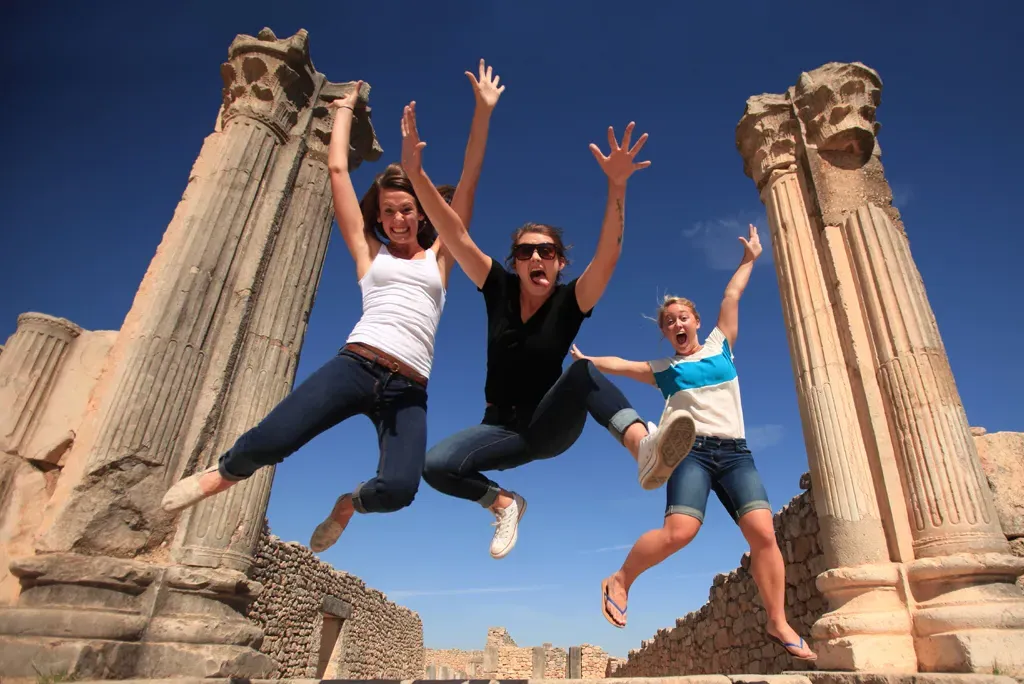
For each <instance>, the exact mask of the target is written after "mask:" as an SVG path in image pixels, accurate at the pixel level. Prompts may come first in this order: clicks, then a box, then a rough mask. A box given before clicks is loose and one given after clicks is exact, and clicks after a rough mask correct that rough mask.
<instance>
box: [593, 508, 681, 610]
mask: <svg viewBox="0 0 1024 684" xmlns="http://www.w3.org/2000/svg"><path fill="white" fill-rule="evenodd" d="M700 525H701V523H700V521H699V520H697V519H696V518H694V517H692V516H689V515H684V514H682V513H673V514H672V515H667V516H665V524H664V525H663V526H662V527H661V528H660V529H656V530H651V531H649V532H645V533H644V534H643V535H641V537H640V538H639V539H637V540H636V543H635V544H633V548H632V549H631V550H630V552H629V555H628V556H626V560H625V561H624V562H623V563H622V567H621V568H619V570H618V572H616V573H614V574H612V575H611V576H610V577H609V578H608V579H607V582H608V595H609V597H610V598H611V599H612V600H613V601H614V602H615V604H616V605H618V606H619V607H621V608H625V607H626V601H627V599H628V597H629V589H630V587H632V586H633V582H635V581H636V578H637V577H639V576H640V575H641V574H642V573H643V572H644V571H646V570H648V569H649V568H652V567H654V566H655V565H657V564H658V563H660V562H662V561H663V560H665V559H666V558H668V557H669V556H671V555H672V554H674V553H675V552H676V551H679V550H680V549H682V548H683V547H684V546H686V545H687V544H689V543H690V542H691V541H692V540H693V538H694V537H695V536H697V532H698V531H699V530H700ZM609 610H610V611H611V614H612V617H613V618H615V619H616V621H617V622H621V624H625V621H624V620H621V621H620V620H619V617H620V616H619V615H617V612H618V611H616V610H615V608H614V607H611V606H610V607H609Z"/></svg>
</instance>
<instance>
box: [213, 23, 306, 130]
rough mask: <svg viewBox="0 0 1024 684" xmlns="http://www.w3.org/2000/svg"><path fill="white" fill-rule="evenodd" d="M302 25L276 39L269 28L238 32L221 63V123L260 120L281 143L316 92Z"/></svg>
mask: <svg viewBox="0 0 1024 684" xmlns="http://www.w3.org/2000/svg"><path fill="white" fill-rule="evenodd" d="M315 73H316V72H315V70H314V69H313V62H312V61H311V60H310V58H309V36H308V34H307V33H306V30H305V29H300V30H299V32H298V33H296V34H295V35H293V36H291V37H290V38H284V39H279V38H278V37H277V36H275V35H274V32H273V31H271V30H270V29H269V28H265V29H263V30H262V31H260V32H259V33H258V34H257V35H256V37H253V36H247V35H244V34H241V35H238V36H236V37H235V39H234V40H233V41H232V42H231V47H229V48H228V61H227V62H225V63H224V64H222V65H221V67H220V75H221V78H222V79H224V107H223V114H222V123H224V124H226V123H227V122H228V121H230V120H231V119H233V118H235V117H237V116H246V117H249V118H251V119H256V120H257V121H260V122H261V123H263V124H266V125H267V126H268V127H269V128H270V129H271V130H273V131H274V133H275V134H277V136H278V137H279V138H280V139H281V140H282V141H283V140H285V139H286V138H287V137H288V133H289V131H291V129H292V127H293V126H294V125H295V124H296V123H297V122H298V120H299V112H300V111H302V110H303V109H304V108H305V107H306V106H307V105H308V104H309V103H310V100H311V99H312V97H313V93H314V92H315V90H316V83H315V80H314V75H315Z"/></svg>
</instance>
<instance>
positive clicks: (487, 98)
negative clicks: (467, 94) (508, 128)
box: [466, 59, 505, 110]
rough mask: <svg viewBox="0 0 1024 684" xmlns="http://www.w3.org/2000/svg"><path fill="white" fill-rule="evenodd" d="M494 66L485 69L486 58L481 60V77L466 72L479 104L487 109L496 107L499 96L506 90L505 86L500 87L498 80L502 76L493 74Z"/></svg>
mask: <svg viewBox="0 0 1024 684" xmlns="http://www.w3.org/2000/svg"><path fill="white" fill-rule="evenodd" d="M492 70H493V67H487V68H486V70H485V69H484V60H483V59H481V60H480V78H479V79H477V78H476V77H475V76H473V74H472V73H471V72H469V71H467V72H466V76H468V77H469V82H470V83H471V84H473V95H474V96H475V97H476V103H477V105H479V106H481V107H485V108H486V109H488V110H490V109H494V105H496V104H498V98H499V97H501V94H502V93H503V92H505V86H501V87H500V88H499V87H498V81H500V80H501V76H493V78H492V74H493V71H492Z"/></svg>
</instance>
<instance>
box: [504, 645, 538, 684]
mask: <svg viewBox="0 0 1024 684" xmlns="http://www.w3.org/2000/svg"><path fill="white" fill-rule="evenodd" d="M496 675H497V676H496V678H497V679H531V678H532V677H533V649H532V648H530V647H529V646H527V647H525V648H519V647H518V646H502V647H501V648H499V649H498V672H497V673H496Z"/></svg>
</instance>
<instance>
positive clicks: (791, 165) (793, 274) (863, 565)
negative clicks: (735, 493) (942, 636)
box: [736, 95, 916, 672]
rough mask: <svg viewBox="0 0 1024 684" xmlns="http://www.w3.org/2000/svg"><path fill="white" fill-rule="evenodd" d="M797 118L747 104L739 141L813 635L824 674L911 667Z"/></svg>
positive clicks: (779, 101)
mask: <svg viewBox="0 0 1024 684" xmlns="http://www.w3.org/2000/svg"><path fill="white" fill-rule="evenodd" d="M797 129H798V126H797V122H796V120H795V118H794V116H793V112H792V107H791V106H790V103H789V101H788V99H787V98H786V97H785V96H784V95H761V96H757V97H753V98H750V99H749V100H748V101H747V107H746V111H745V112H744V116H743V118H742V119H741V120H740V123H739V125H738V127H737V132H736V145H737V148H738V149H739V151H740V154H741V155H742V156H743V159H744V170H745V172H746V173H747V175H748V176H750V177H751V178H752V179H753V180H754V183H755V184H756V185H757V187H758V190H759V191H760V195H761V200H762V201H763V202H764V205H765V208H766V209H767V213H768V224H769V228H770V230H771V240H772V254H773V258H774V262H775V270H776V275H777V277H778V281H779V296H780V298H781V300H782V314H783V319H784V320H785V323H786V333H787V338H788V340H789V348H790V356H791V360H792V363H793V374H794V376H795V378H796V393H797V401H798V403H799V406H800V417H801V421H802V423H803V429H804V444H805V447H806V449H807V455H808V461H809V465H810V471H811V478H812V482H813V490H814V502H815V509H816V511H817V514H818V519H819V521H820V525H821V539H822V542H823V547H824V551H825V560H826V563H827V566H828V568H829V569H828V570H827V571H826V572H824V573H823V574H822V575H820V576H819V578H818V586H819V589H821V591H822V593H823V594H824V595H825V596H826V598H827V599H828V601H829V605H830V607H831V608H832V610H831V612H829V613H826V614H825V615H823V616H822V617H821V618H820V619H819V620H818V621H817V623H816V624H815V625H814V628H813V630H812V633H813V637H814V647H815V648H816V649H817V651H818V655H819V661H818V662H819V664H820V667H822V668H824V669H830V670H837V669H842V670H850V669H857V670H862V669H880V670H882V669H884V670H901V671H911V672H912V671H914V670H915V669H916V663H915V659H914V647H913V641H912V639H911V636H910V630H911V625H910V616H909V614H908V612H907V610H906V607H905V606H904V605H903V603H902V601H901V599H900V596H899V593H898V591H897V589H896V586H897V583H898V581H899V575H898V572H897V568H896V566H895V565H893V564H892V563H891V562H890V559H889V553H888V549H887V546H886V535H885V531H884V529H883V525H882V521H881V516H880V514H879V507H878V503H877V500H876V495H875V491H874V486H873V483H872V477H871V468H870V465H869V458H868V452H867V449H866V447H865V443H864V439H863V437H862V435H861V430H860V426H859V424H858V417H857V409H856V406H855V403H854V397H853V392H852V390H851V387H850V381H849V377H848V373H847V369H846V360H845V358H844V356H843V350H842V347H841V346H840V342H839V334H838V331H837V329H836V321H835V317H834V315H833V313H832V305H831V303H830V300H829V292H828V288H827V286H826V282H825V278H824V274H823V270H822V266H821V264H820V262H819V236H818V231H817V229H816V226H815V225H814V224H813V222H812V220H811V218H810V216H809V212H808V210H807V206H806V204H805V201H804V189H803V186H802V182H801V178H800V174H799V173H798V172H797V157H796V153H797V146H796V142H797V141H796V134H797Z"/></svg>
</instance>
